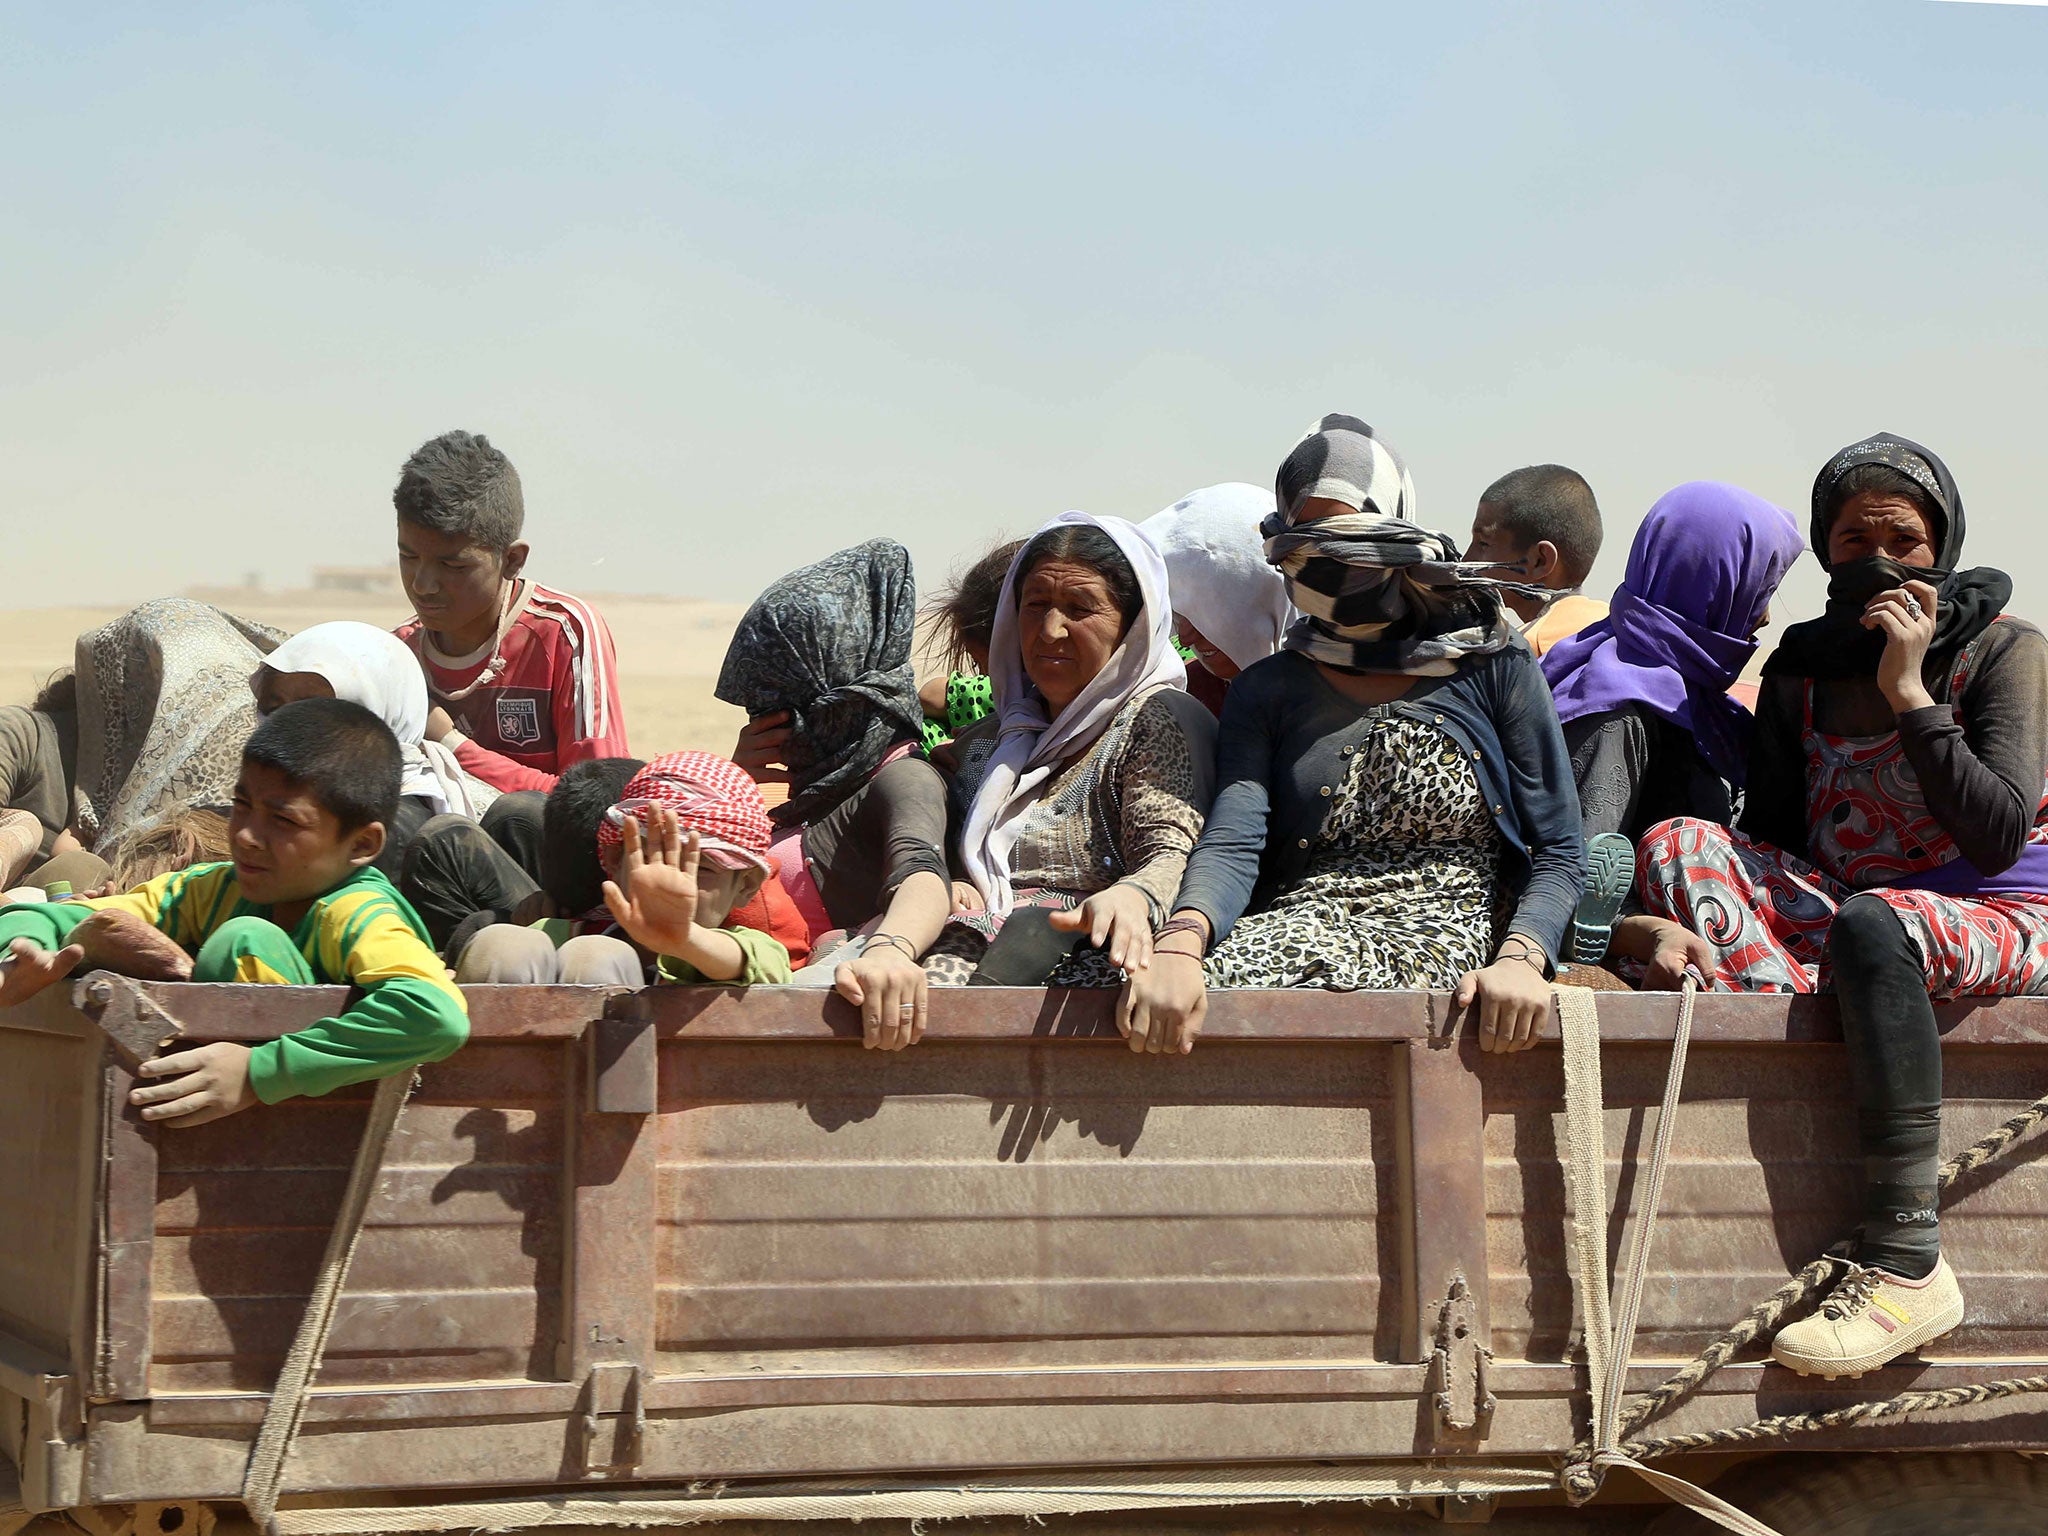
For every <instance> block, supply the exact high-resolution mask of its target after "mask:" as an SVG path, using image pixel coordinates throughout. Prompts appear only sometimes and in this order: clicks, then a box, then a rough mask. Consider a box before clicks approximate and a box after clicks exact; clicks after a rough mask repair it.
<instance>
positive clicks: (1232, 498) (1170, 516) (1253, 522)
mask: <svg viewBox="0 0 2048 1536" xmlns="http://www.w3.org/2000/svg"><path fill="white" fill-rule="evenodd" d="M1272 513H1273V493H1272V492H1271V491H1269V490H1266V489H1265V488H1263V487H1262V486H1256V485H1245V484H1242V483H1241V482H1232V483H1229V484H1226V485H1212V486H1209V487H1208V488H1207V489H1205V490H1200V491H1190V492H1188V494H1187V495H1185V496H1183V497H1181V499H1180V500H1179V501H1176V502H1175V503H1174V504H1173V505H1172V506H1170V507H1168V508H1167V509H1166V510H1165V511H1164V512H1159V513H1155V514H1154V515H1153V516H1151V517H1148V518H1146V519H1145V521H1144V522H1142V523H1140V524H1139V525H1138V527H1139V528H1140V529H1141V530H1142V531H1143V532H1144V534H1145V535H1146V537H1148V538H1149V539H1151V540H1152V542H1153V543H1154V544H1156V545H1158V546H1159V553H1160V554H1161V555H1162V556H1164V557H1165V560H1166V576H1167V581H1168V583H1169V584H1170V588H1171V590H1170V592H1169V596H1171V598H1172V599H1173V611H1174V612H1175V613H1178V614H1180V615H1181V616H1182V617H1183V618H1185V619H1186V620H1187V621H1188V622H1189V623H1190V624H1192V625H1194V626H1195V628H1197V629H1199V630H1200V631H1201V632H1202V638H1203V639H1204V640H1207V641H1208V642H1209V643H1210V644H1211V645H1213V646H1215V647H1216V649H1217V650H1219V651H1221V652H1222V653H1223V654H1224V655H1226V656H1228V657H1229V658H1230V659H1231V662H1232V663H1233V664H1234V665H1235V666H1236V667H1237V668H1238V670H1239V671H1242V670H1244V668H1246V667H1248V666H1250V665H1251V664H1252V663H1253V662H1255V661H1264V660H1265V659H1266V658H1267V657H1268V656H1270V655H1272V654H1273V653H1274V652H1275V651H1277V650H1279V649H1280V638H1281V636H1283V635H1285V634H1286V633H1287V627H1288V626H1289V625H1290V624H1292V623H1293V622H1294V621H1295V619H1297V618H1298V617H1300V615H1298V614H1297V613H1295V611H1294V604H1292V603H1290V602H1289V601H1288V600H1287V582H1286V580H1285V579H1284V578H1283V577H1282V576H1281V574H1280V573H1279V572H1278V571H1276V570H1275V569H1273V567H1272V566H1270V565H1268V564H1267V563H1266V540H1265V535H1264V534H1262V533H1260V532H1259V524H1261V523H1263V522H1264V521H1265V520H1266V519H1267V518H1268V517H1270V516H1271V515H1272Z"/></svg>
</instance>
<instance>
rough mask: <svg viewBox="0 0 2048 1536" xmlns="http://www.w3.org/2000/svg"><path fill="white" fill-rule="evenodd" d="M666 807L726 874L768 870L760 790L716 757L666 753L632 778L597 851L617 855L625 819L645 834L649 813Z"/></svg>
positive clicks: (602, 829) (768, 831)
mask: <svg viewBox="0 0 2048 1536" xmlns="http://www.w3.org/2000/svg"><path fill="white" fill-rule="evenodd" d="M657 805H660V806H666V807H668V808H669V809H670V810H672V811H674V812H675V813H676V819H677V820H678V821H680V822H681V823H682V828H683V831H684V832H686V833H688V832H695V833H696V834H697V835H698V837H699V839H700V840H701V847H702V852H703V856H704V857H705V858H707V859H709V860H711V861H712V862H713V863H715V864H719V865H722V866H723V867H725V868H727V869H761V870H765V869H767V868H768V860H767V859H766V857H765V855H766V854H767V852H768V840H769V837H770V836H771V835H772V828H771V827H770V825H769V822H768V807H767V806H766V805H765V804H764V803H763V802H762V799H761V790H760V788H759V786H758V785H756V784H755V783H754V781H753V780H752V779H750V778H748V777H747V775H746V773H745V771H744V770H743V769H742V768H741V767H740V766H739V764H737V763H735V762H734V761H733V760H732V759H731V758H729V757H720V756H719V755H718V754H717V753H716V752H670V753H668V754H667V755H666V756H663V757H657V758H656V759H655V760H654V761H653V762H651V763H649V764H648V765H647V766H646V767H645V768H642V769H641V770H640V771H639V772H638V773H637V774H635V775H634V776H633V777H632V779H631V780H630V781H628V783H627V785H626V787H625V788H624V789H623V790H621V791H620V793H619V803H618V804H617V805H615V806H613V807H612V808H611V809H610V810H609V811H607V812H605V818H604V820H603V821H602V822H600V823H599V824H598V828H597V846H598V849H599V851H600V852H603V853H616V852H618V850H619V849H620V848H621V847H622V846H624V843H625V836H626V835H625V831H624V827H625V823H626V818H627V817H628V816H633V817H637V818H639V820H640V825H641V830H642V832H643V833H644V832H645V831H646V829H647V811H648V809H649V808H650V807H652V806H657Z"/></svg>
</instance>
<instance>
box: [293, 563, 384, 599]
mask: <svg viewBox="0 0 2048 1536" xmlns="http://www.w3.org/2000/svg"><path fill="white" fill-rule="evenodd" d="M313 590H314V591H315V592H354V593H358V594H360V595H362V596H366V597H397V596H399V595H400V591H399V586H398V572H397V571H396V570H395V569H394V568H393V567H391V566H388V565H316V566H314V567H313Z"/></svg>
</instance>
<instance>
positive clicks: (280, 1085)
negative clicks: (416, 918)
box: [249, 889, 469, 1104]
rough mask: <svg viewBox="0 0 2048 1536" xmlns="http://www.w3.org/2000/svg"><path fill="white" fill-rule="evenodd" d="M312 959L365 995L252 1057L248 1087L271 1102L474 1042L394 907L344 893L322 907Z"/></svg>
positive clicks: (463, 1012)
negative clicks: (349, 1005)
mask: <svg viewBox="0 0 2048 1536" xmlns="http://www.w3.org/2000/svg"><path fill="white" fill-rule="evenodd" d="M312 937H313V953H312V954H311V955H310V956H309V957H308V958H309V959H311V960H312V962H313V968H314V970H315V971H317V972H318V973H319V974H321V975H323V976H331V977H333V978H335V979H336V980H337V981H346V982H348V983H349V984H350V985H352V986H355V987H359V988H361V990H362V996H361V998H360V999H359V1000H358V1001H357V1002H356V1003H355V1005H354V1006H353V1007H350V1008H348V1009H347V1010H345V1011H344V1012H342V1013H341V1014H339V1015H337V1016H336V1017H334V1018H331V1019H322V1020H321V1021H320V1022H319V1023H317V1024H312V1025H309V1026H307V1027H306V1028H305V1029H302V1030H299V1031H297V1032H296V1033H294V1034H289V1035H286V1036H284V1037H282V1038H281V1039H277V1040H273V1041H270V1042H268V1043H267V1044H264V1045H260V1046H258V1047H256V1049H255V1050H254V1051H252V1052H250V1055H249V1082H250V1085H251V1086H252V1087H253V1088H254V1089H255V1090H256V1096H257V1097H258V1098H260V1099H262V1100H263V1101H264V1103H266V1104H274V1103H276V1102H277V1101H278V1100H279V1099H284V1098H290V1097H291V1096H293V1095H294V1094H314V1095H317V1094H323V1093H331V1092H333V1091H334V1090H335V1089H336V1088H342V1087H346V1086H347V1085H348V1084H350V1083H361V1082H368V1081H369V1080H370V1079H372V1078H378V1077H389V1076H391V1074H393V1073H394V1072H402V1071H405V1070H407V1069H408V1068H411V1067H415V1066H418V1065H419V1064H420V1063H422V1062H428V1061H439V1060H441V1059H442V1058H443V1057H446V1056H451V1055H453V1054H454V1053H455V1052H456V1050H458V1049H459V1048H460V1047H461V1045H462V1043H463V1042H464V1041H465V1040H467V1039H468V1038H469V1007H468V1004H467V1003H466V1002H464V1000H463V996H462V993H461V991H460V990H459V989H458V988H457V987H456V985H455V984H454V983H453V982H452V981H450V980H449V979H448V972H447V968H446V967H445V966H444V965H443V964H442V963H441V960H440V958H439V957H438V956H436V955H435V954H434V952H433V951H432V950H431V949H429V948H428V947H427V944H426V941H425V940H423V939H422V938H421V937H420V936H419V934H418V932H417V931H415V929H414V928H413V925H412V924H411V923H410V922H408V921H407V920H406V917H405V915H404V913H403V912H401V911H400V909H399V906H398V903H397V902H396V901H394V900H393V899H392V898H391V896H390V895H389V894H388V893H387V892H385V891H379V890H376V889H369V890H356V891H348V892H345V893H344V894H342V895H340V896H337V897H335V898H333V899H332V900H330V901H328V902H326V903H325V904H324V905H323V906H322V907H321V909H320V916H319V921H318V924H317V926H316V928H315V931H314V933H313V936H312Z"/></svg>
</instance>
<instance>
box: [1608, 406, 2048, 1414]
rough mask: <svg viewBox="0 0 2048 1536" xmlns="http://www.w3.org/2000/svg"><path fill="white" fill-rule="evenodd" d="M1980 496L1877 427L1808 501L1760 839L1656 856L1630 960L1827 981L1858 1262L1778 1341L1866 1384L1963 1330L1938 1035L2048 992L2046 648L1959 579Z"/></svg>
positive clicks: (1765, 979)
mask: <svg viewBox="0 0 2048 1536" xmlns="http://www.w3.org/2000/svg"><path fill="white" fill-rule="evenodd" d="M1963 529H1964V523H1963V501H1962V496H1961V495H1960V493H1959V492H1958V491H1957V489H1956V484H1955V481H1954V479H1953V478H1952V477H1951V476H1950V474H1949V472H1948V468H1947V466H1946V465H1944V464H1943V463H1942V462H1941V460H1940V459H1939V458H1937V457H1936V456H1935V455H1934V454H1933V453H1931V452H1929V451H1928V450H1927V449H1925V448H1923V447H1921V446H1920V445H1919V444H1918V443H1913V442H1909V441H1907V440H1906V439H1905V438H1902V437H1894V436H1892V435H1891V434H1890V433H1880V434H1879V435H1878V436H1876V437H1872V438H1867V439H1865V440H1864V441H1862V442H1860V443H1853V444H1851V445H1850V446H1849V447H1847V448H1844V449H1843V450H1842V451H1841V452H1840V453H1837V454H1836V455H1835V456H1834V457H1833V458H1832V459H1830V460H1829V461H1828V463H1827V465H1826V467H1825V468H1823V469H1822V470H1821V472H1820V476H1819V478H1818V479H1817V480H1816V481H1815V482H1814V487H1813V525H1812V540H1813V549H1814V553H1815V554H1816V555H1817V556H1818V557H1819V558H1820V560H1821V563H1822V565H1824V566H1825V567H1826V568H1827V571H1828V606H1827V611H1826V612H1825V613H1824V614H1822V616H1821V617H1820V618H1818V619H1815V620H1813V621H1811V622H1810V623H1806V624H1800V625H1796V626H1794V627H1793V628H1792V629H1791V630H1789V631H1787V632H1786V635H1785V639H1784V642H1783V643H1782V644H1781V645H1780V646H1779V648H1778V650H1777V651H1776V653H1774V654H1773V655H1772V657H1771V659H1770V660H1769V661H1768V662H1767V663H1766V664H1765V667H1764V681H1763V690H1762V696H1761V699H1760V702H1759V707H1758V714H1757V730H1756V738H1755V743H1754V745H1753V747H1752V749H1751V756H1750V760H1749V769H1748V784H1749V792H1748V800H1747V804H1746V806H1745V808H1744V811H1743V815H1742V820H1741V830H1740V831H1737V832H1731V831H1729V830H1728V829H1727V828H1725V827H1719V826H1713V825H1710V824H1708V823H1705V822H1699V821H1692V820H1679V821H1670V822H1666V823H1664V824H1663V825H1661V826H1659V827H1656V828H1653V829H1652V830H1651V832H1650V834H1649V835H1648V836H1647V837H1646V838H1645V839H1644V840H1643V845H1642V875H1641V886H1642V896H1643V903H1644V906H1645V907H1646V908H1647V909H1648V911H1649V913H1650V914H1652V915H1650V916H1645V917H1638V918H1631V919H1628V920H1627V921H1626V922H1624V923H1623V924H1622V926H1621V930H1620V931H1619V932H1618V933H1617V936H1616V948H1617V949H1618V950H1620V951H1621V952H1622V953H1624V954H1630V955H1633V956H1634V957H1635V958H1637V959H1639V960H1642V961H1645V962H1647V963H1648V966H1649V979H1650V981H1651V982H1652V984H1657V983H1661V984H1664V985H1676V984H1677V980H1678V978H1679V976H1680V975H1682V974H1683V973H1684V971H1685V970H1686V969H1687V968H1688V967H1690V968H1692V969H1694V970H1696V971H1697V972H1698V973H1699V974H1700V975H1702V976H1705V977H1708V978H1711V980H1712V983H1713V984H1714V985H1717V986H1721V987H1726V988H1730V989H1733V990H1738V991H1766V992H1811V991H1815V990H1821V989H1826V988H1828V987H1830V986H1832V988H1833V989H1834V991H1835V993H1836V994H1837V996H1838V997H1839V999H1840V1007H1841V1018H1842V1032H1843V1035H1844V1037H1845V1038H1846V1040H1847V1041H1848V1045H1849V1061H1850V1069H1851V1073H1852V1076H1853V1079H1854V1082H1855V1089H1856V1098H1857V1103H1858V1106H1859V1109H1860V1126H1861V1132H1862V1141H1863V1152H1864V1166H1865V1175H1866V1181H1867V1182H1866V1192H1865V1204H1864V1226H1863V1236H1862V1243H1861V1247H1860V1250H1859V1252H1858V1254H1857V1262H1856V1263H1855V1264H1852V1265H1851V1266H1849V1268H1848V1271H1847V1273H1846V1275H1845V1276H1844V1278H1843V1279H1842V1281H1841V1283H1840V1284H1839V1285H1838V1286H1837V1287H1836V1288H1835V1290H1834V1291H1833V1293H1832V1294H1831V1295H1830V1296H1829V1298H1828V1299H1827V1301H1826V1302H1825V1303H1824V1304H1823V1306H1822V1308H1821V1310H1820V1311H1818V1312H1816V1313H1815V1314H1814V1315H1813V1316H1811V1317H1808V1318H1805V1319H1802V1320H1801V1321H1799V1322H1797V1323H1795V1324H1793V1325H1792V1326H1790V1327H1788V1328H1786V1329H1784V1330H1783V1331H1782V1332H1781V1333H1780V1334H1779V1335H1778V1338H1777V1342H1776V1344H1775V1345H1774V1346H1773V1350H1774V1353H1775V1354H1776V1355H1777V1358H1778V1359H1779V1361H1780V1362H1782V1363H1783V1364H1785V1365H1788V1366H1790V1367H1791V1368H1792V1369H1794V1370H1796V1371H1801V1372H1804V1373H1807V1374H1816V1373H1817V1374H1824V1375H1828V1376H1855V1375H1860V1374H1861V1373H1863V1372H1865V1371H1869V1370H1874V1369H1876V1368H1877V1367H1878V1366H1880V1365H1883V1364H1884V1363H1885V1362H1886V1361H1889V1360H1891V1359H1894V1358H1895V1357H1897V1356H1898V1355H1901V1354H1904V1353H1906V1352H1907V1351H1909V1350H1912V1349H1916V1348H1918V1347H1919V1346H1920V1345H1922V1344H1924V1343H1926V1342H1927V1341H1928V1340H1930V1339H1932V1338H1935V1337H1937V1336H1939V1335H1940V1334H1943V1333H1946V1332H1947V1331H1948V1330H1949V1329H1951V1328H1953V1327H1955V1325H1956V1324H1957V1323H1959V1322H1961V1321H1962V1317H1963V1300H1962V1293H1961V1291H1960V1290H1959V1289H1958V1288H1957V1285H1956V1281H1955V1276H1954V1274H1953V1273H1952V1272H1951V1271H1950V1269H1949V1267H1948V1264H1947V1263H1946V1261H1944V1260H1943V1259H1942V1257H1941V1248H1940V1227H1939V1225H1938V1222H1937V1217H1936V1211H1935V1172H1936V1167H1937V1164H1938V1161H1939V1157H1940V1131H1941V1041H1940V1037H1939V1036H1938V1035H1937V1034H1936V1032H1935V1025H1934V1009H1933V1005H1932V1002H1931V1001H1930V999H1931V998H1934V997H1939V998H1952V997H1959V996H1978V997H1981V996H1999V995H2009V994H2014V993H2044V992H2048V793H2044V791H2048V709H2044V708H2043V704H2044V702H2048V638H2044V637H2043V635H2042V634H2041V632H2040V631H2039V630H2037V629H2035V628H2034V626H2033V625H2031V624H2028V623H2025V622H2024V621H2022V620H2019V619H2014V618H2008V617H2006V616H2005V615H2004V609H2005V604H2006V602H2007V600H2008V599H2009V598H2010V597H2011V595H2012V581H2011V579H2010V578H2009V577H2008V576H2006V574H2005V573H2004V572H2003V571H1996V570H1991V569H1988V568H1980V569H1976V570H1964V569H1959V568H1958V564H1959V557H1960V556H1961V554H1962V548H1963Z"/></svg>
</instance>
